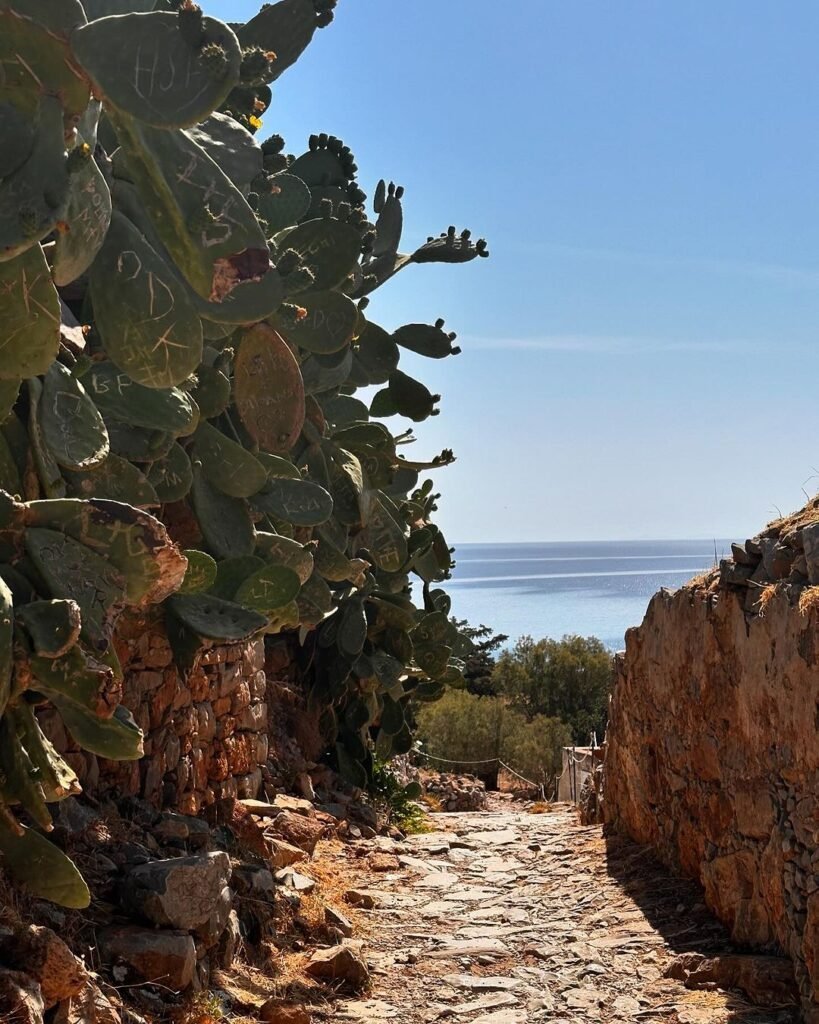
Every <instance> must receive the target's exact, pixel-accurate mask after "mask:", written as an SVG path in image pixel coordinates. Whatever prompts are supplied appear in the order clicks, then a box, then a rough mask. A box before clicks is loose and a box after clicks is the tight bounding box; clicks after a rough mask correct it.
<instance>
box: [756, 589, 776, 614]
mask: <svg viewBox="0 0 819 1024" xmlns="http://www.w3.org/2000/svg"><path fill="white" fill-rule="evenodd" d="M778 593H779V585H778V584H776V583H769V584H768V585H767V586H765V587H762V589H761V590H760V592H759V598H758V599H757V604H758V606H759V612H758V614H759V617H760V619H761V618H763V617H764V615H765V610H766V609H767V607H768V605H769V604H770V603H771V601H773V600H774V598H775V597H776V596H777V594H778Z"/></svg>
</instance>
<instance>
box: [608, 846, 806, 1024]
mask: <svg viewBox="0 0 819 1024" xmlns="http://www.w3.org/2000/svg"><path fill="white" fill-rule="evenodd" d="M605 843H606V868H607V871H608V873H609V875H610V877H611V878H612V879H613V880H615V881H616V883H617V884H618V886H619V887H620V889H621V890H622V891H623V893H624V894H625V895H627V896H628V897H629V898H630V899H631V900H633V902H634V903H635V904H636V905H637V906H638V907H639V908H640V910H641V911H642V912H643V913H644V914H645V917H646V920H647V921H648V922H649V923H650V924H651V926H652V927H653V928H654V930H655V931H656V932H657V933H658V934H659V935H661V936H662V938H663V940H664V941H665V943H666V946H667V948H668V950H669V952H670V953H671V954H672V955H675V956H681V955H683V954H697V953H698V954H701V955H703V956H705V957H709V958H710V957H716V956H727V955H736V954H742V953H752V952H753V951H751V950H747V949H741V948H739V947H738V946H737V945H736V944H734V943H733V942H732V941H731V938H730V935H729V934H728V932H727V930H726V929H725V927H724V926H723V925H722V924H721V923H720V922H719V921H718V920H717V919H716V918H715V917H714V915H713V914H712V913H711V912H710V910H708V908H707V907H706V905H705V900H704V896H703V891H702V888H701V886H700V885H699V883H697V882H695V881H694V880H693V879H690V878H683V877H681V876H678V875H673V874H671V872H670V870H669V869H668V868H667V867H665V865H663V864H661V863H660V862H659V861H658V860H657V859H656V857H655V856H654V853H653V851H652V850H651V848H650V847H646V846H639V845H638V844H637V843H634V842H632V841H631V840H630V839H628V838H626V837H625V836H622V835H618V834H616V833H613V834H610V835H608V836H606V839H605ZM735 998H736V1002H735V1004H733V1003H732V1005H731V1007H730V1008H731V1016H730V1017H729V1018H727V1019H728V1020H729V1021H731V1022H732V1024H733V1022H736V1024H799V1021H800V1020H801V1016H800V1014H799V1011H798V1009H797V1008H796V1007H794V1006H787V1007H781V1006H780V1007H771V1006H755V1005H752V1004H751V1003H750V1002H748V1000H747V999H746V998H744V996H742V995H741V994H739V993H737V995H736V997H735Z"/></svg>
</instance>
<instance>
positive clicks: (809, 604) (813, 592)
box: [799, 587, 819, 615]
mask: <svg viewBox="0 0 819 1024" xmlns="http://www.w3.org/2000/svg"><path fill="white" fill-rule="evenodd" d="M816 608H819V587H805V589H804V590H803V591H802V593H801V594H800V595H799V614H800V615H810V614H811V612H812V611H814V610H815V609H816Z"/></svg>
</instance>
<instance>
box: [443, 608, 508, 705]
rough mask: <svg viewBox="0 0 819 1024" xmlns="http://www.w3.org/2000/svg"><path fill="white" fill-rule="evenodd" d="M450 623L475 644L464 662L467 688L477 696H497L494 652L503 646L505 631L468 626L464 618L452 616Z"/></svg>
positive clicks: (488, 627)
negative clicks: (494, 675) (493, 675)
mask: <svg viewBox="0 0 819 1024" xmlns="http://www.w3.org/2000/svg"><path fill="white" fill-rule="evenodd" d="M452 624H453V625H454V626H455V627H456V629H457V630H458V632H459V633H462V634H463V635H464V636H467V637H469V639H470V640H471V641H472V643H473V644H474V645H475V649H474V651H473V652H472V653H471V654H470V655H469V656H468V657H467V658H466V659H465V664H464V679H465V680H466V688H467V690H468V691H469V692H470V693H474V694H475V695H476V696H478V697H486V696H497V692H498V691H497V689H496V686H495V683H494V681H493V679H492V673H493V671H494V668H495V661H496V655H495V652H496V651H497V650H498V649H499V648H500V647H503V645H504V644H505V643H506V641H507V640H508V639H509V637H508V636H506V634H505V633H496V632H495V631H494V630H493V629H492V627H491V626H484V625H483V624H481V625H480V626H470V624H469V623H468V622H467V621H466V619H456V618H455V617H453V619H452Z"/></svg>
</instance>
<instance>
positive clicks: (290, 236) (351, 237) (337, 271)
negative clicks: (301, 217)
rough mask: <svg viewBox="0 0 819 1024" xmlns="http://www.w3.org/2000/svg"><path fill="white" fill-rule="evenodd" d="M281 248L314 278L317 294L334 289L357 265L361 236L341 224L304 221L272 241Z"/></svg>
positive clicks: (333, 221)
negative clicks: (293, 255)
mask: <svg viewBox="0 0 819 1024" xmlns="http://www.w3.org/2000/svg"><path fill="white" fill-rule="evenodd" d="M275 242H276V244H277V245H278V246H279V247H280V248H281V247H284V248H286V249H293V250H295V252H297V253H298V254H299V255H300V256H301V257H302V260H303V261H304V263H306V264H307V266H309V267H310V268H311V269H312V271H313V273H314V274H315V281H314V283H313V287H314V289H315V290H316V291H326V290H328V289H330V288H336V287H338V286H339V285H340V284H343V282H344V281H345V280H346V278H347V277H348V276H349V275H350V274H351V273H352V271H353V269H354V268H355V267H356V266H357V265H358V259H359V256H360V255H361V235H360V234H359V232H358V231H357V230H356V229H355V228H354V227H353V226H352V224H345V223H344V222H343V221H340V220H323V219H316V220H306V221H304V222H303V223H301V224H299V225H298V226H297V227H295V228H293V229H292V230H291V231H283V232H281V233H280V234H279V235H277V236H276V238H275Z"/></svg>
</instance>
